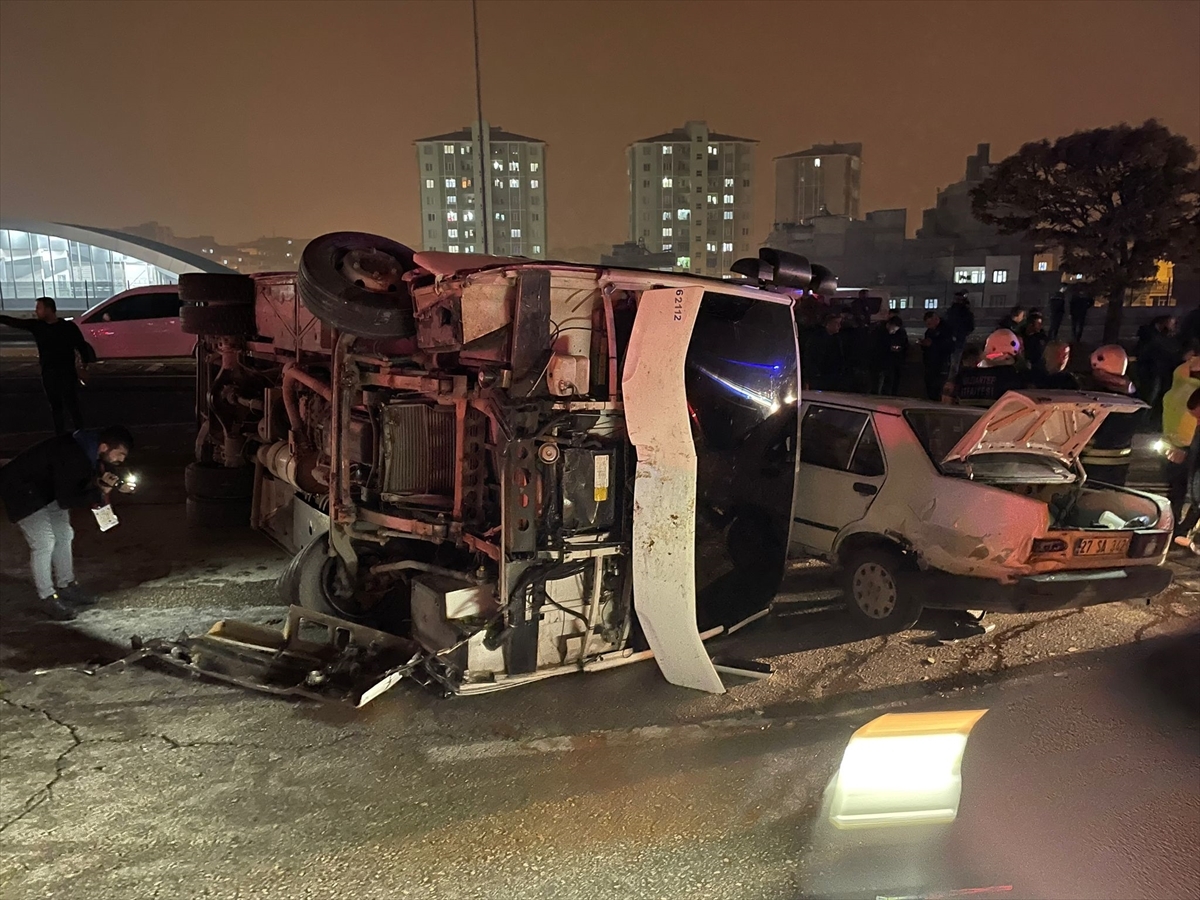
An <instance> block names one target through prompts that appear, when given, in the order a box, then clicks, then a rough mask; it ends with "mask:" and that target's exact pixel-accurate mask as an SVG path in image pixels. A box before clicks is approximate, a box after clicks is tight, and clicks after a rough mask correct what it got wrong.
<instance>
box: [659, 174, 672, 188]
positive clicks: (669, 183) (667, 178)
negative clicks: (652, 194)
mask: <svg viewBox="0 0 1200 900" xmlns="http://www.w3.org/2000/svg"><path fill="white" fill-rule="evenodd" d="M674 183H675V182H673V181H672V180H671V176H670V175H664V176H663V180H662V186H663V187H671V186H672V185H673V184H674Z"/></svg>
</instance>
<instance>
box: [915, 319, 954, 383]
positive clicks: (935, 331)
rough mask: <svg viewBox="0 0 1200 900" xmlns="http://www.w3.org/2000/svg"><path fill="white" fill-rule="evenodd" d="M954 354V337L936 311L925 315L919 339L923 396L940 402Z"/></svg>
mask: <svg viewBox="0 0 1200 900" xmlns="http://www.w3.org/2000/svg"><path fill="white" fill-rule="evenodd" d="M953 353H954V336H953V335H951V334H950V328H949V326H947V325H946V323H945V322H943V321H942V317H941V316H940V315H938V313H937V310H932V309H931V310H930V311H929V312H927V313H925V336H924V337H923V338H921V363H922V367H923V369H924V372H925V396H926V397H928V398H929V399H930V400H934V401H936V400H940V399H941V397H942V387H943V386H944V385H945V384H946V378H947V377H948V376H949V374H950V356H951V354H953Z"/></svg>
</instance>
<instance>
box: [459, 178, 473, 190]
mask: <svg viewBox="0 0 1200 900" xmlns="http://www.w3.org/2000/svg"><path fill="white" fill-rule="evenodd" d="M459 183H460V184H461V185H462V187H465V188H469V187H470V186H471V179H470V178H464V179H463V180H462V181H461V182H459Z"/></svg>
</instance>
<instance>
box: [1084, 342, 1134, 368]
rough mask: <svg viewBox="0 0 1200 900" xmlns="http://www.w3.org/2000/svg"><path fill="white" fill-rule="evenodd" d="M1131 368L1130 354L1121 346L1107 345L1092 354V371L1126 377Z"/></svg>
mask: <svg viewBox="0 0 1200 900" xmlns="http://www.w3.org/2000/svg"><path fill="white" fill-rule="evenodd" d="M1128 367H1129V354H1128V353H1126V352H1125V348H1124V347H1122V346H1121V345H1120V344H1105V345H1104V346H1103V347H1098V348H1097V349H1096V352H1095V353H1093V354H1092V369H1093V370H1097V371H1100V372H1107V373H1108V374H1109V375H1124V374H1125V370H1126V369H1127V368H1128Z"/></svg>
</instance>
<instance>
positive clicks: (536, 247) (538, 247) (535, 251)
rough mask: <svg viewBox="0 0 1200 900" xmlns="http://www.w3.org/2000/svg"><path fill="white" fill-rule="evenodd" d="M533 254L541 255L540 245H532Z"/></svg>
mask: <svg viewBox="0 0 1200 900" xmlns="http://www.w3.org/2000/svg"><path fill="white" fill-rule="evenodd" d="M534 165H535V166H536V165H537V163H534ZM533 252H534V253H541V252H542V245H541V244H534V245H533Z"/></svg>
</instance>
